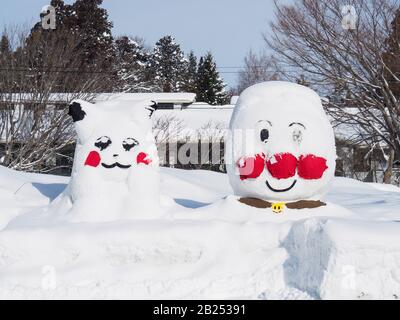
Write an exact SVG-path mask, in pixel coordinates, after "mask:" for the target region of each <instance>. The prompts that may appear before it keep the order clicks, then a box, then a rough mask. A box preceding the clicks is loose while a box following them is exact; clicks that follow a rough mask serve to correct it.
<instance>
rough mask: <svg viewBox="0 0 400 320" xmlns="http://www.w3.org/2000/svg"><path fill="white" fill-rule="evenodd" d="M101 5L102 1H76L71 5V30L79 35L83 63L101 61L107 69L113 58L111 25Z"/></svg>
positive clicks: (90, 63) (91, 63)
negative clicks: (72, 16) (73, 19)
mask: <svg viewBox="0 0 400 320" xmlns="http://www.w3.org/2000/svg"><path fill="white" fill-rule="evenodd" d="M102 3H103V0H77V1H76V2H75V3H74V4H73V5H72V10H73V12H74V15H75V21H73V23H74V24H73V25H72V26H71V28H72V29H74V28H75V29H76V30H77V32H78V33H79V37H80V46H82V47H83V52H84V59H85V62H86V63H87V64H89V65H93V64H97V63H98V62H99V61H101V64H102V65H103V67H109V65H110V64H112V60H113V58H114V51H113V38H112V35H111V29H112V26H113V24H112V22H110V21H109V20H108V13H107V10H106V9H104V8H101V7H100V5H101V4H102Z"/></svg>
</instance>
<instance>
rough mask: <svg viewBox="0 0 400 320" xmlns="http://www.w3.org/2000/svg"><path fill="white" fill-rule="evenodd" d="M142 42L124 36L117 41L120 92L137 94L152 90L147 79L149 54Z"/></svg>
mask: <svg viewBox="0 0 400 320" xmlns="http://www.w3.org/2000/svg"><path fill="white" fill-rule="evenodd" d="M140 42H141V41H140V40H138V41H135V40H133V39H131V38H129V37H127V36H122V37H119V38H118V39H116V41H115V52H116V62H115V64H116V69H117V73H118V86H117V87H118V88H117V89H118V90H121V91H124V92H137V91H148V90H151V87H152V86H151V84H150V83H148V79H147V67H148V64H149V54H148V53H147V52H146V51H145V49H144V48H143V45H142V44H141V43H140Z"/></svg>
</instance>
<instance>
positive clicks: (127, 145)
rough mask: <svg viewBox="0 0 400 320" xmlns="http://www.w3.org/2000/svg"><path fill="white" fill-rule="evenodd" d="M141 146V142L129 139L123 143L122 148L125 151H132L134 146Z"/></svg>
mask: <svg viewBox="0 0 400 320" xmlns="http://www.w3.org/2000/svg"><path fill="white" fill-rule="evenodd" d="M138 144H139V141H137V140H136V139H133V138H128V139H126V140H124V142H122V147H123V148H124V149H125V151H129V150H131V149H132V148H133V147H134V146H137V145H138Z"/></svg>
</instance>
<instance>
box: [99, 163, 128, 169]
mask: <svg viewBox="0 0 400 320" xmlns="http://www.w3.org/2000/svg"><path fill="white" fill-rule="evenodd" d="M101 165H102V166H103V167H104V168H107V169H112V168H115V167H118V168H121V169H128V168H130V167H131V165H130V164H127V165H124V164H120V163H118V162H115V163H113V164H105V163H101Z"/></svg>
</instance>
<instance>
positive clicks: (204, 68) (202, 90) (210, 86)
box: [196, 52, 227, 105]
mask: <svg viewBox="0 0 400 320" xmlns="http://www.w3.org/2000/svg"><path fill="white" fill-rule="evenodd" d="M196 87H197V97H196V100H197V101H201V102H207V103H209V104H211V105H217V104H223V103H225V102H226V100H227V94H226V92H225V84H224V82H223V80H222V79H221V78H220V76H219V73H218V71H217V66H216V64H215V62H214V58H213V55H212V54H211V52H208V53H207V54H206V55H205V56H204V57H201V58H200V61H199V66H198V69H197V81H196Z"/></svg>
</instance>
